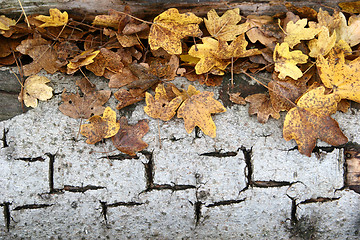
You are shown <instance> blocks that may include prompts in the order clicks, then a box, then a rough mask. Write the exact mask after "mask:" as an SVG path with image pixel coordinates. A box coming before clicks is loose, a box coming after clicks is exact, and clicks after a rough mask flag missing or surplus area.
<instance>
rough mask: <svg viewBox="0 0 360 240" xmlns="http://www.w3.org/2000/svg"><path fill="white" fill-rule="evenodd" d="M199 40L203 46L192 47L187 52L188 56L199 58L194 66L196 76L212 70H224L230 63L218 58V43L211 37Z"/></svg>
mask: <svg viewBox="0 0 360 240" xmlns="http://www.w3.org/2000/svg"><path fill="white" fill-rule="evenodd" d="M201 40H202V42H203V44H196V45H193V46H191V48H190V50H189V55H190V56H192V57H196V58H200V60H199V61H198V62H197V63H196V65H195V71H196V74H202V73H207V72H209V71H210V70H212V69H213V68H217V69H219V70H221V71H223V70H225V68H226V66H227V65H229V63H230V61H225V60H223V59H219V58H218V56H217V53H216V52H217V50H218V48H219V42H218V41H217V40H216V39H213V38H211V37H204V38H202V39H201Z"/></svg>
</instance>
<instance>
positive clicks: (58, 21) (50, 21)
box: [35, 8, 68, 28]
mask: <svg viewBox="0 0 360 240" xmlns="http://www.w3.org/2000/svg"><path fill="white" fill-rule="evenodd" d="M49 13H50V16H44V15H39V16H36V17H35V19H36V20H39V21H42V22H44V23H43V24H41V25H40V26H39V27H41V28H44V27H60V26H64V25H65V24H67V22H68V14H67V12H65V11H64V12H63V13H61V12H60V10H59V9H57V8H50V10H49Z"/></svg>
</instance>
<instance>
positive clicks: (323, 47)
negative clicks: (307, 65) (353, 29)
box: [309, 26, 336, 58]
mask: <svg viewBox="0 0 360 240" xmlns="http://www.w3.org/2000/svg"><path fill="white" fill-rule="evenodd" d="M335 43H336V32H335V31H334V32H333V34H332V35H331V36H329V29H328V28H327V27H325V26H322V27H321V32H320V33H319V36H318V38H317V39H313V40H311V41H310V42H309V49H310V53H309V56H310V57H313V58H316V57H317V56H318V55H322V56H325V55H327V54H328V53H329V52H330V50H331V49H332V48H333V47H334V46H335Z"/></svg>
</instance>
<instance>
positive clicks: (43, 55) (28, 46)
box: [16, 38, 66, 76]
mask: <svg viewBox="0 0 360 240" xmlns="http://www.w3.org/2000/svg"><path fill="white" fill-rule="evenodd" d="M16 50H18V51H19V52H21V53H22V54H27V55H29V56H30V57H31V58H32V59H33V62H32V63H29V64H27V65H25V66H24V67H23V70H24V75H25V76H29V75H32V74H36V73H38V72H40V70H41V69H45V70H46V71H47V72H48V73H51V74H53V73H55V72H56V71H57V70H59V68H60V67H62V66H64V65H65V64H66V63H61V62H60V61H59V60H58V58H57V54H56V52H55V51H54V49H53V48H52V46H51V45H50V42H48V41H46V40H45V39H42V38H35V39H27V40H23V41H22V42H21V44H20V45H19V46H17V48H16Z"/></svg>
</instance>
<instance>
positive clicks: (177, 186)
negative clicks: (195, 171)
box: [151, 183, 196, 191]
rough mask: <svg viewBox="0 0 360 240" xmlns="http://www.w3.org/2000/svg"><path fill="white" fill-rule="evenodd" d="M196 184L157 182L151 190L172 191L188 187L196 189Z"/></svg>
mask: <svg viewBox="0 0 360 240" xmlns="http://www.w3.org/2000/svg"><path fill="white" fill-rule="evenodd" d="M195 188H196V186H194V185H187V184H156V183H154V184H153V185H152V187H151V190H172V191H181V190H186V189H195Z"/></svg>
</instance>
